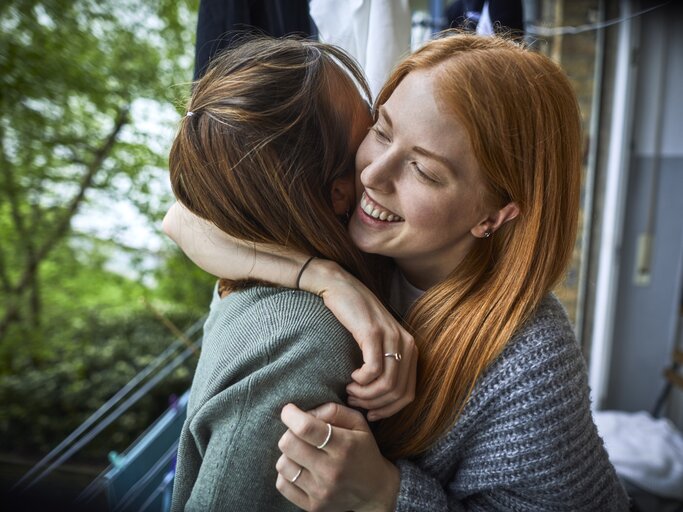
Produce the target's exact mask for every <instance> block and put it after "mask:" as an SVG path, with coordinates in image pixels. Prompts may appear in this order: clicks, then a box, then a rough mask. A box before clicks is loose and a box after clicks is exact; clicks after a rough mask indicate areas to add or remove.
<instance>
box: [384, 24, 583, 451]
mask: <svg viewBox="0 0 683 512" xmlns="http://www.w3.org/2000/svg"><path fill="white" fill-rule="evenodd" d="M421 69H433V70H435V71H436V73H437V76H438V78H437V84H438V85H437V90H438V94H439V95H440V99H441V100H442V101H443V103H444V104H445V105H447V110H446V111H444V115H454V116H456V117H457V119H458V121H459V122H460V123H461V124H462V125H463V126H464V127H465V128H466V130H467V132H468V134H469V137H470V142H471V145H472V148H473V151H474V154H475V157H476V159H477V161H478V164H479V167H480V169H481V171H482V173H483V177H484V181H485V183H486V186H487V189H488V192H489V194H488V196H489V198H488V200H489V201H490V202H491V205H492V206H496V207H502V206H504V205H505V204H507V203H508V202H510V201H514V202H515V203H517V205H518V206H519V208H520V214H519V216H518V217H517V218H516V219H514V220H513V221H510V222H508V223H506V224H504V225H503V226H502V227H501V228H500V229H499V230H498V231H496V233H495V234H494V235H493V237H491V238H490V239H482V240H480V241H478V242H477V244H476V246H475V247H474V249H473V250H472V251H471V252H470V253H469V254H468V255H467V256H466V257H465V258H464V260H463V261H462V262H461V263H460V264H458V265H457V267H456V268H455V269H454V270H453V272H452V273H451V275H450V276H449V277H448V278H447V279H446V280H445V281H443V282H441V283H440V284H438V285H436V286H434V287H433V288H431V289H429V290H428V291H427V292H426V293H425V294H424V295H423V297H422V298H421V299H420V300H419V301H417V303H416V304H415V305H414V307H413V308H412V310H411V312H410V314H409V316H408V318H407V323H408V324H409V325H410V326H411V327H412V328H413V330H414V332H415V334H416V340H417V342H418V344H419V345H418V346H419V351H420V361H419V365H418V383H417V393H416V399H415V401H414V402H413V403H412V404H411V405H410V406H408V407H406V408H405V409H403V410H402V411H400V412H399V413H398V414H396V415H395V416H393V417H391V418H389V419H387V420H385V421H384V422H382V423H381V424H380V425H379V428H378V431H377V435H378V439H379V440H380V442H381V445H382V446H383V448H384V452H385V453H386V454H387V455H388V456H389V457H392V458H396V457H403V456H410V455H415V454H418V453H420V452H423V451H424V450H426V449H427V448H428V447H429V446H430V445H431V444H433V443H434V442H435V441H436V440H437V439H438V438H439V437H440V436H442V435H443V434H445V433H446V432H447V431H448V429H449V428H451V427H452V426H453V425H454V424H455V422H456V420H457V418H458V416H459V414H460V413H461V412H462V409H463V408H464V406H465V404H466V402H467V399H468V397H469V396H470V394H471V392H472V390H473V388H474V386H475V383H476V382H477V380H478V378H479V377H480V376H481V375H482V373H483V372H484V371H485V370H486V369H487V367H488V366H489V365H490V364H491V363H492V362H493V361H494V360H495V359H496V357H497V356H498V355H499V354H500V353H501V352H502V350H503V349H504V347H505V345H506V344H507V343H508V341H509V340H510V339H511V338H512V336H513V335H514V333H515V332H516V331H517V330H518V329H519V328H520V326H521V325H522V324H523V323H524V322H525V321H526V320H527V319H529V317H530V316H531V315H532V314H533V312H534V310H535V308H536V307H537V306H538V304H539V302H540V301H541V299H542V298H543V296H544V295H546V294H547V293H548V292H549V291H550V290H551V289H552V288H553V287H554V285H555V284H556V283H557V282H558V281H559V280H560V278H561V277H562V276H563V273H564V270H565V267H566V265H567V263H568V261H569V259H570V256H571V253H572V248H573V246H574V241H575V237H576V229H577V220H578V205H579V190H580V175H581V152H580V147H581V144H580V140H581V134H580V131H581V129H580V115H579V109H578V104H577V101H576V96H575V94H574V92H573V90H572V87H571V85H570V83H569V81H568V79H567V77H566V76H565V74H564V73H563V71H562V70H561V69H560V68H559V66H557V65H556V64H555V63H553V62H552V61H551V60H550V59H548V58H547V57H545V56H543V55H541V54H538V53H535V52H533V51H531V50H529V49H527V48H524V47H523V46H521V45H520V44H518V43H516V42H513V41H511V40H506V39H503V38H498V37H480V36H474V35H464V34H458V35H448V36H447V37H443V38H441V39H437V40H434V41H431V42H429V43H427V44H426V45H425V46H424V47H423V48H422V49H420V50H418V51H417V52H416V53H414V54H413V55H411V56H410V57H408V58H407V59H405V60H404V61H403V62H402V63H401V64H399V66H398V67H397V68H396V69H395V70H394V72H393V74H392V75H391V77H390V79H389V81H388V82H387V84H386V85H385V87H384V89H383V90H382V91H381V93H380V95H379V96H378V98H377V105H381V104H383V103H384V102H386V101H387V99H388V98H389V96H391V94H392V92H393V91H394V89H396V87H397V86H398V84H399V83H400V82H401V80H403V78H404V77H405V76H406V75H407V74H408V73H410V72H411V71H414V70H421Z"/></svg>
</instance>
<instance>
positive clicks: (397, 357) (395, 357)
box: [384, 352, 403, 361]
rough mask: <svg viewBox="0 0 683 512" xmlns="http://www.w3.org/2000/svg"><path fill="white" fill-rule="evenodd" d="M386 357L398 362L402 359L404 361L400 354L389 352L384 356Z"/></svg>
mask: <svg viewBox="0 0 683 512" xmlns="http://www.w3.org/2000/svg"><path fill="white" fill-rule="evenodd" d="M384 357H393V358H394V359H396V361H400V360H401V359H403V356H402V355H401V353H400V352H387V353H386V354H384Z"/></svg>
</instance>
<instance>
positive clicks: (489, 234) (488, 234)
mask: <svg viewBox="0 0 683 512" xmlns="http://www.w3.org/2000/svg"><path fill="white" fill-rule="evenodd" d="M490 237H491V231H489V230H486V231H484V238H490Z"/></svg>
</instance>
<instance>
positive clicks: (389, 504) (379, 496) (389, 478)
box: [355, 459, 401, 512]
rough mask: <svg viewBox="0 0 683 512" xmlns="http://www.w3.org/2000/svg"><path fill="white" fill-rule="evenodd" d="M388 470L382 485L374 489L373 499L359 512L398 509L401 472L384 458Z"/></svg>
mask: <svg viewBox="0 0 683 512" xmlns="http://www.w3.org/2000/svg"><path fill="white" fill-rule="evenodd" d="M384 463H385V468H386V470H385V471H384V472H383V477H382V480H383V482H382V485H379V486H377V487H375V488H374V489H373V498H374V499H373V500H371V501H368V502H366V506H365V507H360V508H357V509H355V510H357V512H393V511H394V510H396V501H397V499H398V491H399V489H400V487H401V473H400V471H399V470H398V468H397V467H396V466H394V465H393V464H392V463H391V462H389V461H388V460H386V459H384Z"/></svg>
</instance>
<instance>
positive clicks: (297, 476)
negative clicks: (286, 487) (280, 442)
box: [290, 468, 304, 483]
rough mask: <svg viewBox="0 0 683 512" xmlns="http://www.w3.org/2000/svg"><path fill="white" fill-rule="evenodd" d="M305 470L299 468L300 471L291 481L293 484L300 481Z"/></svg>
mask: <svg viewBox="0 0 683 512" xmlns="http://www.w3.org/2000/svg"><path fill="white" fill-rule="evenodd" d="M303 471H304V468H299V471H297V472H296V475H294V478H292V479H291V480H290V482H291V483H296V481H297V480H298V479H299V477H300V476H301V473H303Z"/></svg>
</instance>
